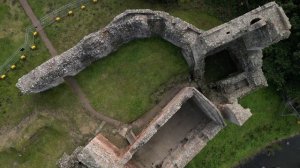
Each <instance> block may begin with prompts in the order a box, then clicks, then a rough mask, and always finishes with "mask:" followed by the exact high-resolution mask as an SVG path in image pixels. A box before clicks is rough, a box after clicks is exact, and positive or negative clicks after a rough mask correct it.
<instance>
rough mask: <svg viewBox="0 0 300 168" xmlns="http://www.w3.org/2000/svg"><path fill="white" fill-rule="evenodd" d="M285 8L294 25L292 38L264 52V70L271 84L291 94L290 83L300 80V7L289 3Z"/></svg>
mask: <svg viewBox="0 0 300 168" xmlns="http://www.w3.org/2000/svg"><path fill="white" fill-rule="evenodd" d="M283 8H284V10H285V12H286V14H287V15H288V17H289V18H290V22H291V24H292V30H291V32H292V33H291V36H290V38H289V39H287V40H284V41H282V42H280V43H278V44H276V45H273V46H271V47H269V48H268V49H266V50H265V51H264V54H265V59H264V66H263V69H264V71H265V72H266V76H267V79H268V80H269V82H270V83H271V84H273V85H275V87H276V88H277V90H283V91H286V92H289V91H288V90H289V89H290V88H289V87H286V86H287V85H288V83H290V82H291V81H294V80H295V79H299V78H300V47H299V45H300V17H299V16H300V6H299V5H296V4H295V3H293V1H291V0H290V1H289V2H288V3H285V4H283Z"/></svg>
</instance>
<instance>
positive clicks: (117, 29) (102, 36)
mask: <svg viewBox="0 0 300 168" xmlns="http://www.w3.org/2000/svg"><path fill="white" fill-rule="evenodd" d="M201 32H202V31H201V30H199V29H197V28H196V27H194V26H193V25H191V24H189V23H186V22H185V21H183V20H181V19H179V18H176V17H173V16H170V15H169V14H168V13H165V12H161V11H152V10H148V9H143V10H127V11H125V12H124V13H122V14H120V15H119V16H117V17H116V18H115V19H114V20H113V21H112V22H111V23H110V24H109V25H107V26H106V27H104V28H103V29H101V30H100V31H98V32H95V33H91V34H90V35H88V36H86V37H84V38H83V39H82V40H81V41H80V42H79V43H78V44H77V45H76V46H74V47H72V48H71V49H69V50H68V51H66V52H64V53H62V54H60V55H59V56H56V57H54V58H52V59H50V60H48V61H47V62H45V63H43V64H42V65H40V66H39V67H37V68H36V69H34V70H33V71H31V72H30V73H29V74H27V75H25V76H23V77H22V78H20V79H19V81H18V83H17V87H18V88H19V89H20V90H21V91H22V92H23V93H37V92H41V91H44V90H47V89H49V88H52V87H55V86H57V85H59V84H61V83H62V82H63V77H66V76H74V75H76V74H78V73H79V72H80V71H82V70H83V69H84V68H86V67H87V66H89V65H90V64H91V63H92V62H94V61H96V60H98V59H101V58H103V57H106V56H107V55H109V54H110V53H112V52H113V51H116V50H117V49H118V48H119V47H120V46H121V45H123V44H124V43H127V42H129V41H131V40H134V39H139V38H148V37H151V36H160V37H162V38H163V39H165V40H167V41H169V42H171V43H172V44H174V45H175V46H177V47H180V48H181V49H182V54H183V56H184V58H185V60H186V62H187V63H188V65H189V66H190V68H191V70H193V67H194V64H195V59H194V56H193V54H194V53H193V48H195V47H196V46H197V45H196V44H195V42H196V41H197V40H196V39H197V38H198V36H199V35H200V34H201Z"/></svg>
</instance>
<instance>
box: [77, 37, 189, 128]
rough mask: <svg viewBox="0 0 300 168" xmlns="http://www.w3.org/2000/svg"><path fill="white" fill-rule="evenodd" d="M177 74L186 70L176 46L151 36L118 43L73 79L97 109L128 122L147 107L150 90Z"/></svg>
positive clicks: (148, 106) (151, 104) (151, 100)
mask: <svg viewBox="0 0 300 168" xmlns="http://www.w3.org/2000/svg"><path fill="white" fill-rule="evenodd" d="M162 46H163V47H162ZM162 48H163V49H162ZM179 74H188V66H187V64H186V63H185V61H184V58H183V57H182V55H181V52H180V49H178V48H176V47H174V46H173V45H171V44H170V43H168V42H166V41H162V40H161V39H159V38H152V39H145V40H137V41H134V42H131V43H130V44H128V45H125V46H123V47H121V48H120V49H119V50H118V51H117V52H115V53H113V54H111V55H110V56H109V57H107V58H105V59H103V60H99V61H97V62H96V63H94V64H93V65H92V66H91V67H89V68H87V69H86V70H84V71H83V72H82V73H80V75H78V76H77V79H78V81H79V84H80V85H81V86H82V87H83V89H84V91H85V93H86V94H87V95H88V98H89V99H90V100H91V101H92V104H93V106H94V107H95V108H96V109H97V110H99V111H101V112H103V113H104V114H106V115H109V116H111V117H114V118H116V119H118V120H121V121H124V122H130V121H133V120H135V119H137V118H138V117H139V116H140V115H142V114H143V113H144V112H145V111H147V110H150V108H151V107H152V106H153V105H154V100H153V99H151V95H152V93H154V92H155V91H156V90H157V89H158V88H159V87H160V86H161V85H163V84H164V83H165V82H168V81H169V80H170V79H172V78H174V76H176V75H179Z"/></svg>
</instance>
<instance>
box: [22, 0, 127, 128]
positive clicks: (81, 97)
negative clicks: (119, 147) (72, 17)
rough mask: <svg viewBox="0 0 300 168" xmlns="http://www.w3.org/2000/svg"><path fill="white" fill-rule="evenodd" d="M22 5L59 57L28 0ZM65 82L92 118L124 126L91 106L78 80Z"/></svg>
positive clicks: (51, 52) (44, 40)
mask: <svg viewBox="0 0 300 168" xmlns="http://www.w3.org/2000/svg"><path fill="white" fill-rule="evenodd" d="M19 2H20V3H21V5H22V7H23V9H24V11H25V13H26V14H27V16H28V17H29V18H30V20H31V22H32V24H33V25H34V27H35V28H36V30H37V31H38V33H39V35H40V37H41V39H42V41H43V42H44V43H45V45H46V47H47V49H48V50H49V52H50V54H51V56H52V57H54V56H56V55H58V52H57V50H56V49H55V48H54V46H53V44H52V43H51V41H50V40H49V38H48V36H47V34H46V33H45V31H44V29H43V26H42V25H41V23H40V21H39V20H38V18H37V17H36V16H35V14H34V13H33V11H32V9H31V7H30V5H29V4H28V2H27V0H19ZM64 79H65V82H66V83H67V84H68V85H69V86H70V87H71V89H72V91H73V92H74V93H75V95H76V96H77V97H78V99H79V101H80V102H81V104H82V106H83V107H84V108H85V109H86V111H87V112H88V113H89V115H90V116H91V117H95V118H97V119H100V120H103V121H105V122H107V123H108V124H111V125H113V126H116V127H119V126H121V125H123V123H121V122H120V121H117V120H115V119H112V118H110V117H107V116H105V115H103V114H101V113H99V112H97V111H96V110H95V109H94V108H93V107H92V106H91V104H90V102H89V100H88V99H87V97H86V95H85V94H84V92H83V91H82V89H81V88H80V86H79V84H78V83H77V82H76V80H75V79H74V78H73V77H66V78H64Z"/></svg>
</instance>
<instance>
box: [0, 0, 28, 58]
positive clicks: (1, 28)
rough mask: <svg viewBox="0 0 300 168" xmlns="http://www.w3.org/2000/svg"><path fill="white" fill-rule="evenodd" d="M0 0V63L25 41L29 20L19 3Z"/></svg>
mask: <svg viewBox="0 0 300 168" xmlns="http://www.w3.org/2000/svg"><path fill="white" fill-rule="evenodd" d="M2 1H3V0H0V51H1V52H0V64H2V63H3V62H4V61H5V60H6V59H7V58H8V57H10V56H11V55H12V54H13V53H14V52H15V51H16V50H17V49H18V47H20V46H21V45H22V44H23V42H24V37H25V35H24V32H25V27H26V25H28V23H29V20H28V19H27V17H26V16H25V14H24V13H23V12H22V9H21V7H20V5H19V4H18V3H13V2H10V1H5V2H4V1H3V2H2Z"/></svg>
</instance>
